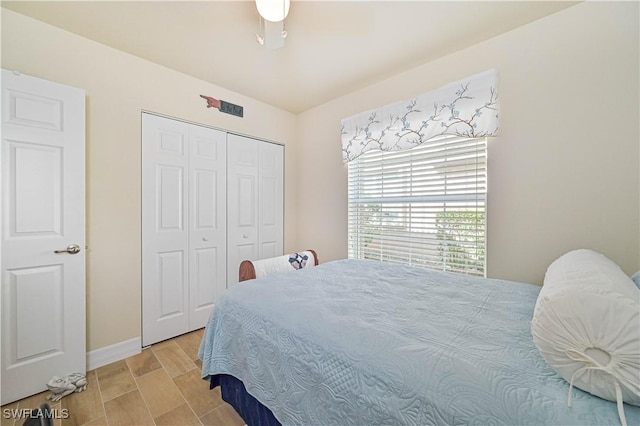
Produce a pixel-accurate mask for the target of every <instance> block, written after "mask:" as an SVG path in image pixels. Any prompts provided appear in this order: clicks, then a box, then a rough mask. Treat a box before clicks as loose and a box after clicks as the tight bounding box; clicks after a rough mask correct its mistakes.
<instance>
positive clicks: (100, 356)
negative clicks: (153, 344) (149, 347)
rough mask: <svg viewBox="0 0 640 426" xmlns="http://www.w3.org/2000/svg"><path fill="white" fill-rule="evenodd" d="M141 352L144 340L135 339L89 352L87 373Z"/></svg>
mask: <svg viewBox="0 0 640 426" xmlns="http://www.w3.org/2000/svg"><path fill="white" fill-rule="evenodd" d="M141 351H142V339H141V338H140V337H135V338H133V339H130V340H125V341H124V342H120V343H116V344H114V345H110V346H107V347H104V348H100V349H96V350H94V351H91V352H87V371H91V370H94V369H96V368H98V367H102V366H103V365H107V364H111V363H112V362H116V361H120V360H121V359H125V358H128V357H130V356H132V355H136V354H139V353H140V352H141Z"/></svg>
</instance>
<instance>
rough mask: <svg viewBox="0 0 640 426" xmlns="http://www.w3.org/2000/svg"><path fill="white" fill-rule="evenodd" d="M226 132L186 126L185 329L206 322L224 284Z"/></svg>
mask: <svg viewBox="0 0 640 426" xmlns="http://www.w3.org/2000/svg"><path fill="white" fill-rule="evenodd" d="M226 149H227V134H226V132H223V131H220V130H215V129H210V128H207V127H202V126H196V125H191V126H190V128H189V151H190V157H189V170H190V174H191V179H190V182H191V184H190V189H189V204H190V212H191V214H190V217H189V247H190V253H189V271H190V274H189V288H190V292H189V298H190V306H189V312H190V317H189V331H191V330H195V329H198V328H202V327H204V326H205V325H206V323H207V320H208V319H209V315H210V314H211V310H212V309H213V305H214V303H215V301H216V300H217V299H218V298H219V297H220V295H221V294H222V292H223V291H224V290H225V289H226V286H227V282H226V279H227V273H226V270H227V265H226V256H225V252H226V244H227V229H226V226H227V209H226V189H227V173H226V159H227V153H226Z"/></svg>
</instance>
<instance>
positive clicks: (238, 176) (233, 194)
mask: <svg viewBox="0 0 640 426" xmlns="http://www.w3.org/2000/svg"><path fill="white" fill-rule="evenodd" d="M258 144H259V142H258V141H257V140H255V139H251V138H247V137H244V136H238V135H232V134H229V135H228V136H227V164H228V168H227V179H228V187H227V209H228V210H227V241H228V251H227V265H228V266H227V269H228V272H227V282H228V286H229V287H230V286H231V285H233V284H235V283H237V282H238V270H239V267H240V262H242V261H243V260H247V259H249V260H255V259H256V258H257V256H258V209H257V205H258Z"/></svg>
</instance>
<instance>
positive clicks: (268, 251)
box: [242, 142, 284, 260]
mask: <svg viewBox="0 0 640 426" xmlns="http://www.w3.org/2000/svg"><path fill="white" fill-rule="evenodd" d="M283 170H284V147H283V146H282V145H276V144H273V143H268V142H260V143H258V258H259V259H266V258H269V257H275V256H280V255H281V254H283V252H284V248H283V235H284V231H283V229H284V223H283V222H284V211H283V210H284V197H283V190H284V181H283ZM242 260H244V259H242Z"/></svg>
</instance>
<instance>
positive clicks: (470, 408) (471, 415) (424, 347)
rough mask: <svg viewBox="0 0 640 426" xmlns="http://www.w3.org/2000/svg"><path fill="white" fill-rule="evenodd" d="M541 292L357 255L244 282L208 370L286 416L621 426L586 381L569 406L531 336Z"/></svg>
mask: <svg viewBox="0 0 640 426" xmlns="http://www.w3.org/2000/svg"><path fill="white" fill-rule="evenodd" d="M538 292H539V287H537V286H534V285H530V284H522V283H514V282H508V281H500V280H490V279H480V278H473V277H467V276H463V275H455V274H447V273H442V272H434V271H427V270H422V269H417V268H412V267H404V266H398V265H391V264H383V263H379V262H370V261H358V260H340V261H334V262H328V263H325V264H322V265H320V266H318V267H315V268H305V269H302V270H300V271H296V272H292V273H288V274H283V275H279V276H270V277H266V278H262V279H259V280H252V281H245V282H242V283H239V284H237V285H235V286H234V287H232V288H231V289H229V290H228V291H227V292H226V293H225V294H224V295H223V296H222V297H221V298H220V300H219V301H218V303H217V304H216V306H215V308H214V311H213V313H212V315H211V318H210V320H209V323H208V325H207V328H206V331H205V334H204V338H203V341H202V345H201V347H200V359H201V360H202V377H203V378H204V379H208V377H209V376H210V375H215V374H230V375H232V376H235V377H237V378H238V379H240V380H242V381H243V382H244V384H245V386H246V388H247V391H248V392H249V393H250V394H251V395H253V396H254V397H255V398H256V399H258V400H259V401H260V402H261V403H262V404H264V405H266V406H267V407H269V408H270V409H271V411H272V412H273V414H274V415H275V416H276V418H277V419H278V420H279V421H280V422H281V423H283V424H285V425H294V424H297V425H329V424H335V425H348V424H353V425H401V424H408V425H435V424H438V425H440V424H450V425H454V424H455V425H486V424H508V425H525V424H536V425H584V424H593V425H608V424H611V425H619V424H620V420H619V418H618V414H617V409H616V405H615V403H613V402H609V401H605V400H602V399H600V398H597V397H594V396H591V395H589V394H588V393H585V392H582V391H580V390H577V389H576V390H574V398H573V406H572V407H571V408H569V407H567V392H568V388H569V385H568V383H567V382H566V381H565V380H563V379H562V378H561V377H560V376H558V375H557V374H556V373H555V372H554V371H553V370H552V369H551V368H550V367H548V366H547V364H546V363H545V361H544V359H543V358H542V357H541V356H540V354H539V353H538V350H537V348H536V347H535V345H534V343H533V341H532V338H531V334H530V320H531V317H532V315H533V307H534V305H535V301H536V297H537V295H538ZM624 408H625V414H626V417H627V422H628V424H629V425H631V424H640V408H639V407H634V406H631V405H628V404H625V405H624Z"/></svg>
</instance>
